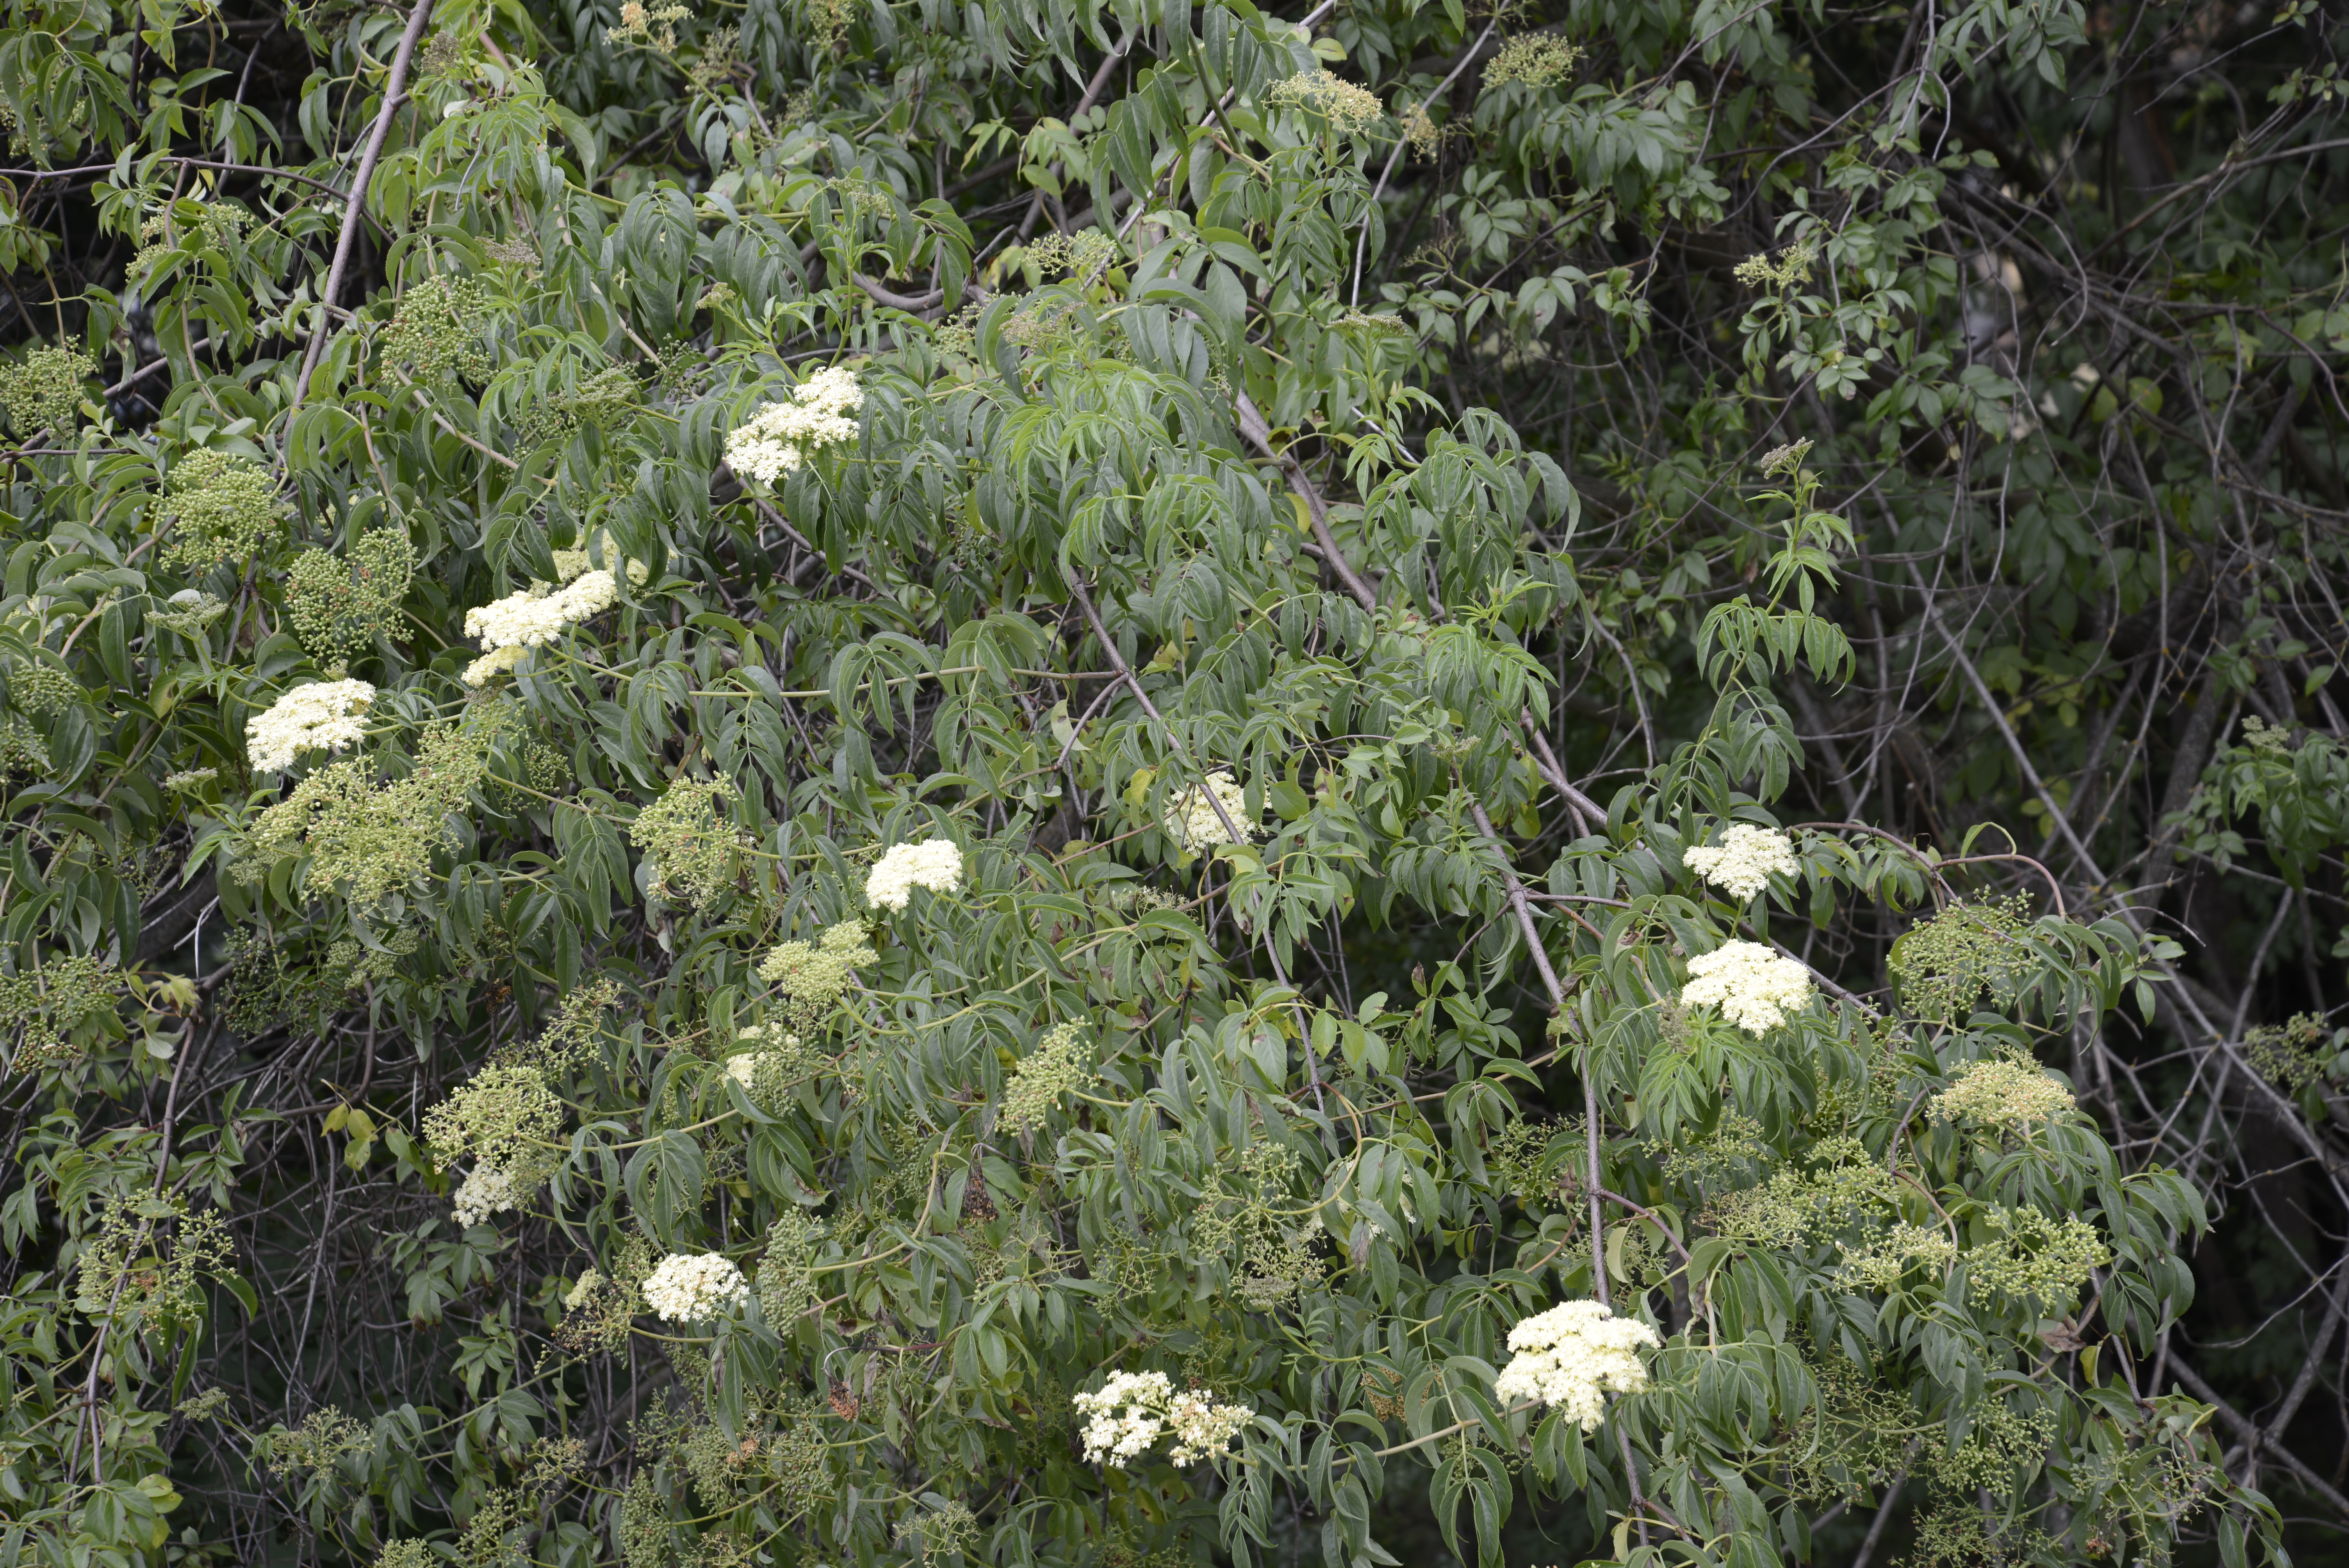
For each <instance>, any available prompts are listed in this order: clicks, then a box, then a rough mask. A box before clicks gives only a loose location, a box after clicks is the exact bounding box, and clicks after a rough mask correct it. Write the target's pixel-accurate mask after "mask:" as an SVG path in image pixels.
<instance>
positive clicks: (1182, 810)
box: [1164, 768, 1256, 850]
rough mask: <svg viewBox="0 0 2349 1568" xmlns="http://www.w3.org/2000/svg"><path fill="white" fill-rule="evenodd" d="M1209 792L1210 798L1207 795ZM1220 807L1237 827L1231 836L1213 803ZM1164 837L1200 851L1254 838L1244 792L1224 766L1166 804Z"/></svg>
mask: <svg viewBox="0 0 2349 1568" xmlns="http://www.w3.org/2000/svg"><path fill="white" fill-rule="evenodd" d="M1211 794H1212V798H1211ZM1218 803H1220V804H1221V805H1222V806H1223V808H1224V817H1229V818H1230V819H1231V820H1232V826H1233V827H1234V828H1237V829H1238V830H1239V835H1240V836H1239V837H1238V838H1237V839H1235V838H1233V837H1232V835H1231V833H1230V832H1229V831H1227V830H1226V829H1225V827H1224V817H1219V816H1217V815H1216V804H1218ZM1164 827H1165V829H1166V836H1167V837H1168V838H1170V839H1172V840H1174V843H1175V845H1176V847H1177V848H1179V849H1185V850H1204V849H1206V848H1208V847H1209V846H1211V845H1215V844H1246V843H1252V842H1254V841H1255V840H1256V824H1255V823H1254V822H1253V821H1251V820H1249V819H1248V810H1247V790H1245V789H1241V788H1240V783H1239V780H1238V779H1235V778H1233V777H1232V770H1231V769H1228V768H1218V769H1216V770H1215V771H1214V772H1213V773H1210V774H1208V775H1207V777H1206V783H1205V785H1204V786H1202V785H1199V784H1194V785H1192V786H1191V787H1190V788H1189V789H1185V790H1184V791H1183V792H1182V793H1180V794H1178V795H1176V796H1175V797H1174V799H1172V800H1170V801H1168V802H1167V804H1166V816H1165V820H1164Z"/></svg>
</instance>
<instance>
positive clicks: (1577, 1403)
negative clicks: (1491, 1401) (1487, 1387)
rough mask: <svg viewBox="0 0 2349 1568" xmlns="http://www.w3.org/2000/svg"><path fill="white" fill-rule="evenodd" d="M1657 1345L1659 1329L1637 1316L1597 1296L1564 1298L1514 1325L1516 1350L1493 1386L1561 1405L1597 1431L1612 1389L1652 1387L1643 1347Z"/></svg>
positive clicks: (1512, 1395)
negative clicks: (1620, 1313) (1615, 1311)
mask: <svg viewBox="0 0 2349 1568" xmlns="http://www.w3.org/2000/svg"><path fill="white" fill-rule="evenodd" d="M1657 1344H1658V1341H1657V1339H1656V1331H1655V1330H1654V1329H1652V1328H1650V1327H1649V1326H1647V1325H1646V1324H1644V1323H1641V1322H1640V1320H1639V1319H1637V1318H1632V1317H1617V1316H1616V1315H1614V1314H1613V1313H1611V1312H1609V1311H1608V1310H1607V1308H1606V1307H1605V1306H1603V1305H1600V1304H1599V1303H1598V1302H1595V1301H1568V1302H1561V1303H1559V1304H1558V1305H1556V1306H1553V1307H1551V1308H1550V1309H1549V1310H1548V1311H1547V1312H1544V1313H1537V1314H1536V1315H1534V1316H1532V1317H1528V1318H1526V1319H1525V1320H1524V1321H1523V1322H1521V1323H1519V1324H1518V1325H1517V1326H1516V1327H1514V1328H1512V1329H1510V1330H1509V1348H1510V1349H1511V1350H1513V1351H1515V1352H1516V1355H1514V1356H1512V1357H1510V1358H1509V1364H1508V1365H1507V1366H1506V1367H1502V1368H1501V1375H1500V1377H1498V1378H1496V1379H1495V1380H1494V1383H1493V1391H1494V1392H1495V1394H1498V1395H1499V1396H1500V1397H1501V1398H1504V1399H1538V1400H1539V1401H1541V1402H1542V1403H1543V1404H1545V1405H1555V1406H1557V1408H1559V1409H1561V1410H1563V1411H1565V1412H1566V1418H1567V1419H1568V1420H1570V1421H1578V1422H1579V1423H1581V1426H1582V1429H1583V1430H1584V1431H1586V1432H1588V1431H1593V1430H1596V1429H1597V1428H1598V1426H1599V1421H1600V1420H1601V1419H1602V1418H1604V1417H1605V1416H1606V1414H1607V1398H1606V1396H1607V1395H1608V1393H1609V1392H1610V1391H1611V1392H1614V1393H1617V1394H1636V1393H1638V1392H1639V1391H1640V1389H1642V1388H1644V1387H1647V1386H1648V1368H1647V1367H1646V1366H1645V1364H1643V1363H1642V1362H1641V1361H1640V1350H1641V1349H1642V1348H1646V1349H1650V1350H1653V1349H1655V1348H1656V1346H1657Z"/></svg>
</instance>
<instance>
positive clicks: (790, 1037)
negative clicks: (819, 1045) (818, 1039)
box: [726, 1019, 832, 1109]
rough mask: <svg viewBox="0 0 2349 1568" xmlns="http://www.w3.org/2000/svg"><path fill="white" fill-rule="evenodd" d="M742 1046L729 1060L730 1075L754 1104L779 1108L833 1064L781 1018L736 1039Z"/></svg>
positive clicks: (743, 1033) (745, 1032)
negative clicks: (810, 1079)
mask: <svg viewBox="0 0 2349 1568" xmlns="http://www.w3.org/2000/svg"><path fill="white" fill-rule="evenodd" d="M736 1044H737V1046H738V1047H740V1048H739V1049H737V1050H736V1051H735V1053H734V1054H733V1055H732V1056H730V1057H727V1059H726V1072H727V1075H728V1076H729V1077H730V1078H733V1079H734V1080H735V1081H736V1082H738V1083H740V1085H741V1086H742V1091H743V1092H744V1093H745V1094H747V1095H749V1096H750V1102H751V1103H752V1104H753V1105H757V1106H760V1107H761V1108H764V1109H777V1108H780V1107H781V1105H782V1104H783V1103H784V1102H785V1100H787V1099H789V1098H790V1095H791V1092H792V1088H793V1087H794V1086H796V1085H798V1084H800V1083H802V1082H804V1081H806V1080H807V1079H809V1078H813V1077H814V1076H815V1075H816V1074H818V1073H820V1072H822V1071H823V1069H824V1068H827V1067H830V1066H831V1065H832V1060H831V1058H830V1057H826V1056H825V1055H824V1054H823V1052H822V1051H819V1050H817V1049H816V1048H815V1047H813V1046H812V1045H810V1044H809V1043H808V1041H807V1037H805V1036H803V1035H802V1034H800V1033H798V1032H797V1031H796V1030H794V1029H792V1028H791V1027H790V1026H788V1025H786V1024H784V1023H783V1022H782V1021H781V1019H774V1020H770V1021H769V1022H767V1023H763V1024H754V1025H752V1026H750V1027H749V1028H747V1029H744V1030H743V1031H742V1032H741V1033H740V1035H739V1036H738V1037H736Z"/></svg>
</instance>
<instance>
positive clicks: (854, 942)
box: [759, 920, 880, 1034]
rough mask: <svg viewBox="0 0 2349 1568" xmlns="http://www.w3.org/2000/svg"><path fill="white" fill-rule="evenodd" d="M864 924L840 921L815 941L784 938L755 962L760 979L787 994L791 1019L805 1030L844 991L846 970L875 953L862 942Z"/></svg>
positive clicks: (812, 1027) (821, 1019)
mask: <svg viewBox="0 0 2349 1568" xmlns="http://www.w3.org/2000/svg"><path fill="white" fill-rule="evenodd" d="M864 936H865V931H864V922H863V921H861V920H843V921H842V922H841V923H839V924H837V925H834V926H830V927H827V928H826V929H825V931H824V934H823V936H822V937H821V938H820V939H819V940H817V941H815V942H785V943H781V944H778V945H777V946H776V948H775V950H774V951H773V952H771V953H770V954H767V956H766V957H765V958H764V959H763V960H762V961H761V963H760V965H759V978H760V979H761V980H764V981H766V982H767V983H768V984H769V985H773V986H775V987H776V988H777V989H779V990H781V992H782V993H783V995H785V996H787V997H789V998H790V1006H789V1009H788V1010H789V1012H790V1015H791V1021H792V1024H794V1025H795V1026H798V1027H799V1028H801V1029H803V1030H805V1031H807V1032H808V1033H810V1034H813V1033H815V1032H816V1031H817V1030H818V1029H819V1028H820V1027H822V1026H823V1023H824V1021H825V1020H826V1018H827V1017H828V1016H830V1014H831V1012H832V1009H833V1005H834V1004H835V1003H837V1002H838V1001H839V1000H840V998H841V997H842V996H843V995H846V993H847V991H848V982H849V979H850V978H851V975H850V972H851V971H852V970H854V969H855V968H856V966H857V965H861V964H870V963H872V962H873V961H874V960H875V959H876V958H878V957H880V954H877V953H875V952H874V950H873V949H872V948H871V947H869V946H867V945H866V944H865V941H864Z"/></svg>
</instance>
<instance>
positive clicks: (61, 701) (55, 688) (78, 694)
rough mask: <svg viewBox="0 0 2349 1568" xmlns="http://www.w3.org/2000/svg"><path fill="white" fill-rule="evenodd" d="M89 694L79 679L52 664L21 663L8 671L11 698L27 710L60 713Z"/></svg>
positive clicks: (9, 696) (51, 714)
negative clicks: (85, 691)
mask: <svg viewBox="0 0 2349 1568" xmlns="http://www.w3.org/2000/svg"><path fill="white" fill-rule="evenodd" d="M86 695H87V694H86V693H84V692H83V690H82V689H81V683H80V682H79V681H78V680H76V679H74V678H73V676H69V675H67V674H66V672H65V671H63V670H61V669H57V668H56V667H55V666H53V665H39V664H31V663H26V664H21V665H16V667H15V668H13V669H11V670H10V671H9V672H8V699H9V700H10V701H11V702H13V703H14V704H15V705H16V707H19V708H22V709H23V710H24V711H25V712H26V713H36V714H42V715H47V716H54V715H57V714H60V713H63V712H65V710H66V709H67V708H69V707H73V706H74V705H75V704H76V703H78V702H79V701H81V700H82V698H83V696H86Z"/></svg>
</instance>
